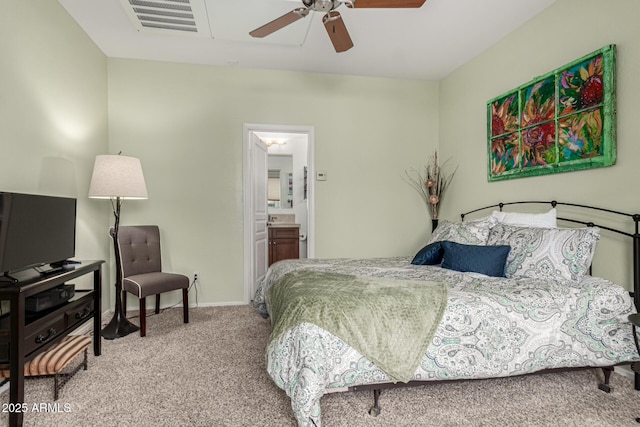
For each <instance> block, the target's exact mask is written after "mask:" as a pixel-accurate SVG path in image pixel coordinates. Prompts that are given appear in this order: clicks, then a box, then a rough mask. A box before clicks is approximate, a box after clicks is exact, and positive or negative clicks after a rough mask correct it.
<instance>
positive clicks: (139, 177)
mask: <svg viewBox="0 0 640 427" xmlns="http://www.w3.org/2000/svg"><path fill="white" fill-rule="evenodd" d="M89 197H90V198H92V199H115V198H121V199H146V198H148V197H149V196H148V194H147V186H146V184H145V182H144V175H143V173H142V165H141V164H140V159H138V158H136V157H128V156H120V155H100V156H96V161H95V163H94V165H93V175H92V176H91V185H90V186H89Z"/></svg>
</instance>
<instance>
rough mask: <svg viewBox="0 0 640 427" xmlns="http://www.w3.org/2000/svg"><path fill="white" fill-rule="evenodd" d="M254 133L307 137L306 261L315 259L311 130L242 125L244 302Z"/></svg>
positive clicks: (250, 239) (250, 257) (249, 251)
mask: <svg viewBox="0 0 640 427" xmlns="http://www.w3.org/2000/svg"><path fill="white" fill-rule="evenodd" d="M253 132H278V133H297V134H306V135H307V211H308V212H307V258H313V257H315V165H314V129H313V126H295V125H293V126H292V125H266V124H256V123H245V124H243V126H242V139H243V148H242V159H243V161H242V163H243V164H242V169H243V172H242V176H243V179H242V198H243V201H244V221H243V222H244V226H243V228H244V263H243V264H244V274H243V282H244V302H245V303H247V304H248V303H249V302H250V301H251V299H252V298H253V295H251V288H252V281H253V277H252V274H251V272H252V265H253V264H252V263H253V222H254V218H253V213H254V206H253V194H254V191H253V173H254V171H253V170H252V168H251V156H252V154H253V153H252V151H251V150H252V143H251V133H253Z"/></svg>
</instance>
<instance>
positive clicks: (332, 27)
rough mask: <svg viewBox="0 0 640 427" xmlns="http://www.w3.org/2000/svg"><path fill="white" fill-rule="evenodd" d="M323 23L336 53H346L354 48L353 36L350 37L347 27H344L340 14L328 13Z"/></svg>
mask: <svg viewBox="0 0 640 427" xmlns="http://www.w3.org/2000/svg"><path fill="white" fill-rule="evenodd" d="M322 23H323V24H324V27H325V28H326V29H327V33H328V34H329V38H330V39H331V43H333V48H334V49H335V50H336V52H344V51H346V50H349V49H351V48H352V47H353V42H352V41H351V36H349V32H348V31H347V27H346V26H345V25H344V21H343V20H342V16H341V15H340V14H339V13H338V12H336V11H335V10H332V11H331V12H329V13H327V14H326V15H325V16H324V17H323V18H322Z"/></svg>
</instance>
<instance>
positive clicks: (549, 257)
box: [487, 224, 600, 284]
mask: <svg viewBox="0 0 640 427" xmlns="http://www.w3.org/2000/svg"><path fill="white" fill-rule="evenodd" d="M599 238H600V229H599V228H597V227H587V228H535V227H517V226H511V225H506V224H498V225H496V226H495V227H493V228H492V229H491V233H490V234H489V239H488V240H487V244H488V245H509V246H511V251H510V252H509V256H508V257H507V263H506V266H505V275H506V276H507V277H510V278H511V277H532V278H538V279H553V280H556V281H560V282H564V283H569V284H577V283H579V282H580V280H581V279H582V277H583V276H584V275H585V274H586V273H587V272H588V271H589V266H590V265H591V261H592V260H593V255H594V253H595V250H596V243H597V242H598V239H599Z"/></svg>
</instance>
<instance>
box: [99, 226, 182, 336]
mask: <svg viewBox="0 0 640 427" xmlns="http://www.w3.org/2000/svg"><path fill="white" fill-rule="evenodd" d="M110 232H111V233H113V228H111V230H110ZM118 250H119V251H120V260H121V262H122V265H121V267H122V289H123V291H124V292H122V296H121V297H122V306H123V310H124V313H125V315H126V312H127V292H129V293H132V294H133V295H135V296H137V297H138V298H139V300H140V336H141V337H144V336H145V335H146V333H147V321H146V299H147V296H149V295H155V296H156V307H155V312H156V314H158V313H159V312H160V294H161V293H163V292H168V291H174V290H178V289H182V309H183V314H184V323H189V299H188V292H189V278H188V277H187V276H184V275H182V274H175V273H165V272H163V271H162V262H161V252H160V230H159V229H158V227H157V226H155V225H137V226H120V227H119V228H118Z"/></svg>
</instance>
